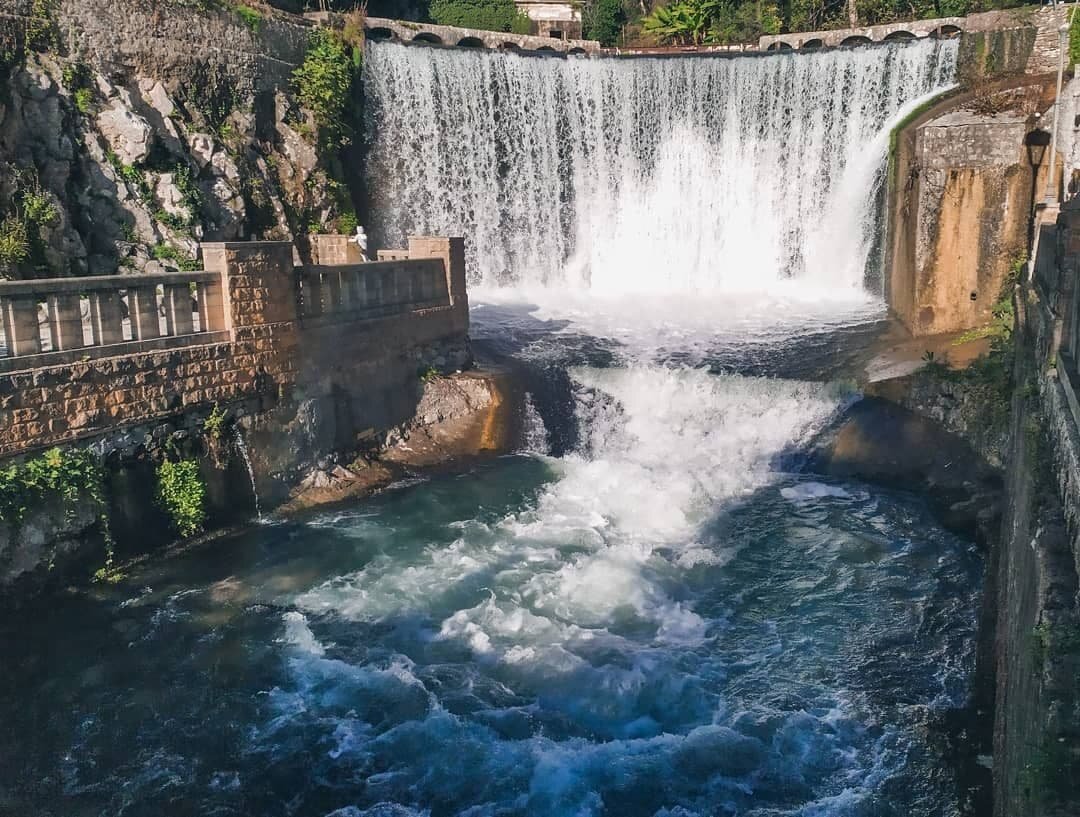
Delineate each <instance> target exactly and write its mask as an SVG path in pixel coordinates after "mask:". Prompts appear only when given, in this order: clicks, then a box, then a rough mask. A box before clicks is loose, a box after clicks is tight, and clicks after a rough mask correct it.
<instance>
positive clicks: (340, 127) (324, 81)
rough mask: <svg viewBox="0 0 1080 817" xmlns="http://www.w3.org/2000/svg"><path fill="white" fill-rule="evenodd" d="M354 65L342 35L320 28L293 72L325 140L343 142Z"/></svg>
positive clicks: (301, 100)
mask: <svg viewBox="0 0 1080 817" xmlns="http://www.w3.org/2000/svg"><path fill="white" fill-rule="evenodd" d="M354 76H355V66H354V63H353V58H352V54H351V53H350V52H349V51H348V50H347V48H346V44H345V42H344V41H343V40H342V39H341V37H340V35H338V34H336V33H335V32H332V31H327V30H325V29H319V30H317V31H315V33H313V34H312V35H311V43H310V44H309V46H308V50H307V53H306V54H305V55H304V62H303V63H302V64H301V65H300V67H298V68H297V69H296V70H295V71H294V72H293V81H294V82H295V83H296V89H297V93H298V94H299V97H300V103H301V104H302V105H303V106H304V107H305V108H307V109H308V110H309V111H311V113H312V115H313V116H314V117H315V124H316V125H318V126H319V129H320V132H321V136H322V139H323V142H324V144H326V145H332V144H340V143H341V141H342V139H343V138H344V137H345V136H346V134H347V131H348V126H347V123H346V117H347V113H348V110H349V106H350V103H351V98H352V85H353V78H354Z"/></svg>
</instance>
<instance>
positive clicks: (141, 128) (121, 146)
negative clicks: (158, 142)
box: [97, 100, 154, 165]
mask: <svg viewBox="0 0 1080 817" xmlns="http://www.w3.org/2000/svg"><path fill="white" fill-rule="evenodd" d="M97 127H98V130H99V131H100V132H101V135H102V136H104V137H105V139H106V141H107V142H108V143H109V147H110V148H112V151H113V153H115V154H116V155H117V157H118V158H119V159H120V161H121V162H123V163H124V164H125V165H135V164H138V163H139V162H143V161H146V159H147V157H149V155H150V149H151V148H152V147H153V145H154V131H153V128H151V127H150V124H149V123H148V122H147V121H146V120H145V119H143V118H142V117H141V116H139V115H138V114H137V113H134V112H133V111H131V110H129V109H128V108H126V107H125V106H124V105H123V104H122V103H120V102H119V101H117V100H114V101H113V103H112V104H111V105H110V106H109V107H108V108H106V109H105V110H103V111H101V113H99V114H98V115H97Z"/></svg>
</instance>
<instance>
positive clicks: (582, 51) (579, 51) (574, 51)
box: [566, 46, 589, 54]
mask: <svg viewBox="0 0 1080 817" xmlns="http://www.w3.org/2000/svg"><path fill="white" fill-rule="evenodd" d="M566 53H567V54H588V53H589V52H588V51H586V50H585V49H584V48H580V47H578V46H575V47H574V48H571V49H570V50H569V51H567V52H566Z"/></svg>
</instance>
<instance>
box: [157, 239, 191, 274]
mask: <svg viewBox="0 0 1080 817" xmlns="http://www.w3.org/2000/svg"><path fill="white" fill-rule="evenodd" d="M151 252H152V253H153V256H154V259H155V260H157V261H171V262H173V263H174V264H176V267H177V269H179V270H180V271H181V272H191V271H193V270H197V269H199V262H198V261H197V260H196V259H194V258H192V257H191V256H190V255H188V254H187V253H186V252H184V251H183V250H182V249H180V248H179V247H177V246H176V245H175V244H157V245H156V246H155V247H154V249H153V250H152V251H151Z"/></svg>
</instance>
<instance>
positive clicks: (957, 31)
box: [930, 23, 963, 40]
mask: <svg viewBox="0 0 1080 817" xmlns="http://www.w3.org/2000/svg"><path fill="white" fill-rule="evenodd" d="M962 33H963V32H962V30H961V28H960V26H954V25H950V24H948V23H946V24H945V25H943V26H941V27H939V28H935V29H934V31H933V33H932V34H931V35H930V36H931V37H936V38H938V39H939V40H951V39H952V38H953V37H959V36H960V35H961V34H962Z"/></svg>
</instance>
